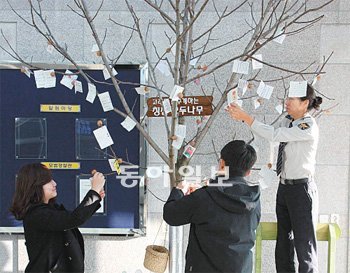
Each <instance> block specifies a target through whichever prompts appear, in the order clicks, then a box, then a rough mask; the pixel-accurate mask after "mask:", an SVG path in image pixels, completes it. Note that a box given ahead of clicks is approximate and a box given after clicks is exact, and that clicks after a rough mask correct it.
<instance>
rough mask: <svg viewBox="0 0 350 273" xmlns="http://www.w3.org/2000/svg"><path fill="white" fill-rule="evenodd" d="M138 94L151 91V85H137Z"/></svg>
mask: <svg viewBox="0 0 350 273" xmlns="http://www.w3.org/2000/svg"><path fill="white" fill-rule="evenodd" d="M135 90H136V92H137V94H139V95H145V94H147V93H149V87H147V86H144V85H141V86H140V87H136V88H135Z"/></svg>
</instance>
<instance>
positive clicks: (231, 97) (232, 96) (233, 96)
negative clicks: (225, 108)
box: [227, 89, 238, 105]
mask: <svg viewBox="0 0 350 273" xmlns="http://www.w3.org/2000/svg"><path fill="white" fill-rule="evenodd" d="M237 100H238V94H237V89H233V90H231V91H229V92H228V93H227V104H228V105H230V104H231V103H233V102H234V103H236V102H237Z"/></svg>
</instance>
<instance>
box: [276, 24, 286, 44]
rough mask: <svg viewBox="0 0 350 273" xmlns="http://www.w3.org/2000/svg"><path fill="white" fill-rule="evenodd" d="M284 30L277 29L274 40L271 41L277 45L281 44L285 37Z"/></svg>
mask: <svg viewBox="0 0 350 273" xmlns="http://www.w3.org/2000/svg"><path fill="white" fill-rule="evenodd" d="M283 33H284V30H283V29H282V28H281V29H279V30H278V31H277V32H276V34H275V37H276V38H275V39H273V41H275V42H277V43H279V44H283V41H284V39H285V38H286V35H285V34H283Z"/></svg>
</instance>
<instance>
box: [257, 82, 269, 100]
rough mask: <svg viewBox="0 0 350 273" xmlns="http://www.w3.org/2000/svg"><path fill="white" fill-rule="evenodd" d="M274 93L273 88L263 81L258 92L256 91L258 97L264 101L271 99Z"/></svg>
mask: <svg viewBox="0 0 350 273" xmlns="http://www.w3.org/2000/svg"><path fill="white" fill-rule="evenodd" d="M272 91H273V86H270V85H267V84H265V83H264V82H263V81H260V84H259V87H258V90H257V91H256V92H257V93H258V95H259V96H260V97H262V98H264V99H268V100H269V99H270V97H271V95H272Z"/></svg>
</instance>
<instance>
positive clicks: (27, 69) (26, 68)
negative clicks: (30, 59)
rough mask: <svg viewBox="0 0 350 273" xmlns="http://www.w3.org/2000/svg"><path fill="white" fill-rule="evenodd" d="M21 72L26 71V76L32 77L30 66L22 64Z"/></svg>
mask: <svg viewBox="0 0 350 273" xmlns="http://www.w3.org/2000/svg"><path fill="white" fill-rule="evenodd" d="M21 72H22V73H24V74H26V76H27V77H28V78H30V74H31V73H30V69H29V68H28V67H26V66H22V67H21Z"/></svg>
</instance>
